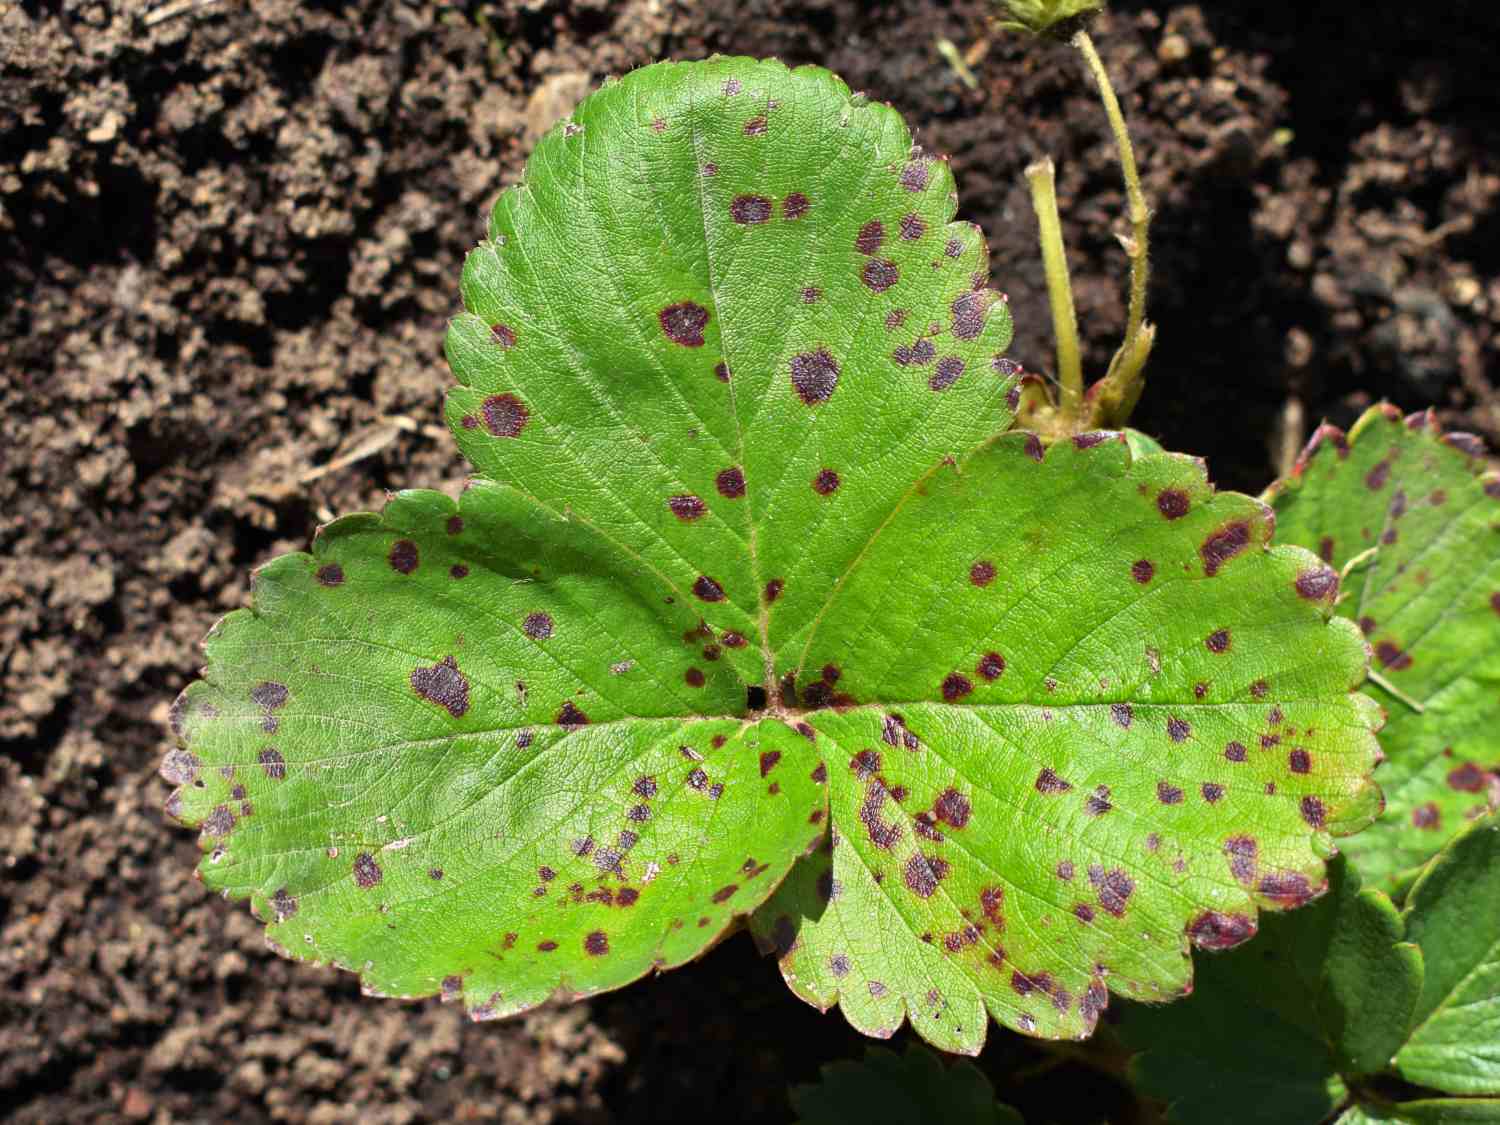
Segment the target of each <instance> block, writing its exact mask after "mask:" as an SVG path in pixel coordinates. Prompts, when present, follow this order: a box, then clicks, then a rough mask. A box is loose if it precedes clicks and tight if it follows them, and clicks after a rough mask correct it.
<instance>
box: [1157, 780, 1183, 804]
mask: <svg viewBox="0 0 1500 1125" xmlns="http://www.w3.org/2000/svg"><path fill="white" fill-rule="evenodd" d="M1156 799H1157V800H1158V801H1160V802H1161V803H1162V804H1164V805H1180V804H1182V790H1181V789H1179V788H1178V787H1177V786H1175V785H1172V784H1170V783H1168V782H1165V781H1158V782H1157V783H1156Z"/></svg>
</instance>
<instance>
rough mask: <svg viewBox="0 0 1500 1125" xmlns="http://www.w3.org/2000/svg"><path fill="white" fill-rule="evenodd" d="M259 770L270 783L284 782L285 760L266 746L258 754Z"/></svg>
mask: <svg viewBox="0 0 1500 1125" xmlns="http://www.w3.org/2000/svg"><path fill="white" fill-rule="evenodd" d="M174 753H177V751H174ZM260 768H261V769H263V770H265V771H266V776H267V777H268V778H270V779H271V780H272V781H285V780H286V759H285V758H283V757H282V756H281V753H280V751H278V750H277V749H276V748H275V747H274V746H267V747H266V748H265V749H264V750H262V751H261V752H260Z"/></svg>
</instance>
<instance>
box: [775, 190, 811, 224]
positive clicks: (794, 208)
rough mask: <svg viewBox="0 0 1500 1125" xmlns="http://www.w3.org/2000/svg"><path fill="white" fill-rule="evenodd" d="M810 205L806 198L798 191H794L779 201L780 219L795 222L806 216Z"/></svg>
mask: <svg viewBox="0 0 1500 1125" xmlns="http://www.w3.org/2000/svg"><path fill="white" fill-rule="evenodd" d="M811 206H812V204H811V203H809V202H808V199H807V196H805V195H803V194H802V193H801V192H800V191H794V192H792V193H791V194H790V195H788V196H787V197H786V198H785V199H783V200H782V201H781V217H782V218H783V219H787V220H796V219H800V218H802V216H803V215H805V214H807V211H808V208H809V207H811Z"/></svg>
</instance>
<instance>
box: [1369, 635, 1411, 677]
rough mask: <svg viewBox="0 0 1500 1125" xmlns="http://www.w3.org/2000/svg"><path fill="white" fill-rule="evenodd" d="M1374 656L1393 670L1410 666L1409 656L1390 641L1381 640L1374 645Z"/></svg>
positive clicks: (1397, 670) (1400, 669)
mask: <svg viewBox="0 0 1500 1125" xmlns="http://www.w3.org/2000/svg"><path fill="white" fill-rule="evenodd" d="M1375 658H1376V659H1377V660H1379V661H1380V663H1381V664H1383V665H1384V666H1385V667H1387V668H1390V669H1391V670H1392V671H1395V672H1400V671H1403V670H1405V669H1407V668H1410V667H1411V656H1410V655H1409V654H1407V653H1405V652H1402V651H1401V649H1400V648H1399V647H1398V646H1397V645H1395V644H1394V643H1392V642H1391V641H1381V642H1380V643H1379V644H1377V645H1376V646H1375Z"/></svg>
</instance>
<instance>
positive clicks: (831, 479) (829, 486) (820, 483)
mask: <svg viewBox="0 0 1500 1125" xmlns="http://www.w3.org/2000/svg"><path fill="white" fill-rule="evenodd" d="M812 486H813V491H814V492H816V493H817V494H818V495H819V496H832V495H833V494H834V493H835V492H837V491H838V490H839V475H838V473H836V472H834V471H833V470H832V469H819V470H818V475H817V476H815V477H813V482H812Z"/></svg>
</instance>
